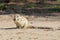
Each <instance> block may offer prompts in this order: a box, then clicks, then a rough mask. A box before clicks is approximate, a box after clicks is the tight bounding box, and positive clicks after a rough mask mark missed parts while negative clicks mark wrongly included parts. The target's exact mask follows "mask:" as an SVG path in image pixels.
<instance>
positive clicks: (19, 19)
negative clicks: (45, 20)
mask: <svg viewBox="0 0 60 40" xmlns="http://www.w3.org/2000/svg"><path fill="white" fill-rule="evenodd" d="M14 19H15V24H16V25H17V26H19V28H20V27H21V28H22V27H24V28H27V27H28V20H27V19H26V18H25V17H23V16H20V15H15V17H14Z"/></svg>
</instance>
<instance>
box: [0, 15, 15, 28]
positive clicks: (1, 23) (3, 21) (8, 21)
mask: <svg viewBox="0 0 60 40" xmlns="http://www.w3.org/2000/svg"><path fill="white" fill-rule="evenodd" d="M14 27H16V24H15V23H14V21H13V20H12V18H11V17H10V16H9V15H0V28H14Z"/></svg>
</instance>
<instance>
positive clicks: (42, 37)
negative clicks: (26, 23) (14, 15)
mask: <svg viewBox="0 0 60 40" xmlns="http://www.w3.org/2000/svg"><path fill="white" fill-rule="evenodd" d="M0 40H60V31H59V30H56V31H46V30H40V29H7V30H4V29H3V30H0Z"/></svg>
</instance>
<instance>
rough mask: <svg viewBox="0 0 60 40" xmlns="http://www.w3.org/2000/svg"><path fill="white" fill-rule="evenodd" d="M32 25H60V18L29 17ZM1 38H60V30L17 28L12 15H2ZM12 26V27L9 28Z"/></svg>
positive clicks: (51, 39)
mask: <svg viewBox="0 0 60 40" xmlns="http://www.w3.org/2000/svg"><path fill="white" fill-rule="evenodd" d="M28 20H29V23H30V25H32V26H34V27H51V28H56V27H57V28H58V27H60V25H59V24H60V20H57V19H56V20H55V19H53V18H52V19H51V18H49V19H47V18H43V17H39V18H38V17H30V18H28ZM4 27H5V28H8V29H0V40H60V30H49V29H17V28H15V29H14V28H12V27H16V25H15V23H14V22H13V20H12V17H11V16H9V15H0V28H4ZM9 28H10V29H9Z"/></svg>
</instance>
